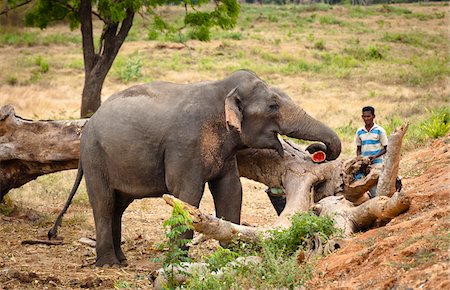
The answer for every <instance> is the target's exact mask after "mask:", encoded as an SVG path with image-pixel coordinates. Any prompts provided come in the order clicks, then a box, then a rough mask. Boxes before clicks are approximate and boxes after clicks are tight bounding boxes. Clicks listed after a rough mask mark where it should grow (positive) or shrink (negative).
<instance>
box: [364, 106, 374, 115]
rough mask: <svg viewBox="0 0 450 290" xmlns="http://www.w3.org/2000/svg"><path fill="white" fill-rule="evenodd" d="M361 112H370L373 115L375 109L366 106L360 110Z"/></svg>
mask: <svg viewBox="0 0 450 290" xmlns="http://www.w3.org/2000/svg"><path fill="white" fill-rule="evenodd" d="M362 112H363V113H364V112H371V113H372V115H375V108H374V107H372V106H366V107H364V108H362Z"/></svg>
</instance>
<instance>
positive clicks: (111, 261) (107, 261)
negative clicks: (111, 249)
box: [95, 257, 121, 268]
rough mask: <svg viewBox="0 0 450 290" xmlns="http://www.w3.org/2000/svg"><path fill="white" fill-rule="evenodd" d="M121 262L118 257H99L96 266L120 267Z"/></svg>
mask: <svg viewBox="0 0 450 290" xmlns="http://www.w3.org/2000/svg"><path fill="white" fill-rule="evenodd" d="M120 265H121V263H120V262H119V260H118V259H117V258H115V257H114V258H110V257H108V258H97V261H96V262H95V266H97V267H102V268H118V267H120Z"/></svg>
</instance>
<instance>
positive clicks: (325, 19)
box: [319, 15, 346, 26]
mask: <svg viewBox="0 0 450 290" xmlns="http://www.w3.org/2000/svg"><path fill="white" fill-rule="evenodd" d="M319 23H320V24H322V25H339V26H345V25H346V22H345V21H342V20H339V19H337V18H335V17H333V16H328V15H325V16H321V17H320V18H319Z"/></svg>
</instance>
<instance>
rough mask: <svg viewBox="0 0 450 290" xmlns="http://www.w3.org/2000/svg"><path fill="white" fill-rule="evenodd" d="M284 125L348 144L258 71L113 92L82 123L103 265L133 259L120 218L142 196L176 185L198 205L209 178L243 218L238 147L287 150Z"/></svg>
mask: <svg viewBox="0 0 450 290" xmlns="http://www.w3.org/2000/svg"><path fill="white" fill-rule="evenodd" d="M277 134H284V135H287V136H290V137H293V138H299V139H305V140H314V141H321V142H323V143H324V144H325V145H326V146H327V157H328V159H330V160H332V159H336V158H337V157H338V156H339V154H340V151H341V143H340V140H339V138H338V136H337V135H336V134H335V133H334V132H333V131H332V130H331V129H330V128H328V127H326V126H325V125H323V124H322V123H320V122H319V121H317V120H315V119H313V118H311V117H310V116H309V115H308V114H307V113H305V111H303V109H301V108H300V107H298V106H297V105H296V104H295V103H294V102H293V101H292V100H291V99H290V98H289V97H288V96H287V95H286V94H284V93H283V92H281V91H280V90H278V89H274V88H271V87H268V86H267V85H266V84H265V83H264V82H263V81H262V80H261V79H259V78H258V77H257V76H256V75H255V74H253V73H252V72H249V71H237V72H235V73H233V74H232V75H231V76H230V77H228V78H226V79H224V80H220V81H213V82H201V83H194V84H174V83H167V82H154V83H150V84H145V85H139V86H134V87H131V88H129V89H127V90H124V91H122V92H119V93H117V94H115V95H113V96H111V97H110V98H109V99H108V100H107V101H106V102H105V103H104V104H103V105H102V106H101V107H100V109H99V110H98V111H97V112H96V113H95V114H94V115H93V116H92V117H91V119H90V120H89V122H88V123H87V125H86V127H85V128H84V129H83V134H82V137H81V145H80V146H81V147H80V167H79V168H80V169H79V175H78V177H79V178H77V180H78V181H79V180H81V176H82V173H83V171H84V174H85V180H86V187H87V191H88V194H89V201H90V203H91V206H92V209H93V213H94V219H95V229H96V240H97V246H96V251H97V261H96V265H97V266H105V265H115V264H126V258H125V255H124V254H123V252H122V250H121V246H120V241H121V219H122V214H123V212H124V210H125V209H126V208H127V207H128V205H129V204H130V203H131V202H132V201H133V200H134V199H138V198H144V197H160V196H162V195H163V194H165V193H171V194H173V195H174V196H176V197H178V198H180V199H181V200H183V201H185V202H188V203H190V204H191V205H194V206H199V203H200V199H201V198H202V195H203V191H204V186H205V183H208V186H209V188H210V190H211V193H212V195H213V199H214V204H215V210H216V215H217V216H218V217H223V218H224V219H226V220H229V221H232V222H234V223H237V224H239V223H240V213H241V201H242V189H241V183H240V180H239V173H238V170H237V165H236V157H235V153H236V151H237V150H239V149H242V148H246V147H252V148H271V149H275V150H277V151H278V152H279V153H280V154H283V150H282V147H281V144H280V142H279V141H278V138H277ZM80 172H81V174H80ZM78 183H79V182H78ZM76 187H77V184H75V186H74V190H76ZM54 234H56V230H55V232H54ZM50 235H51V234H50V233H49V236H50ZM190 236H192V233H190Z"/></svg>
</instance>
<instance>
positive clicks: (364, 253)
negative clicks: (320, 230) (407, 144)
mask: <svg viewBox="0 0 450 290" xmlns="http://www.w3.org/2000/svg"><path fill="white" fill-rule="evenodd" d="M449 144H450V138H449V136H447V137H446V138H443V139H439V140H436V141H434V142H433V143H432V144H431V146H429V147H428V148H426V149H422V150H420V151H417V152H413V153H411V154H408V156H406V157H403V159H402V163H401V165H400V166H401V167H404V168H405V170H406V173H407V176H405V178H404V179H403V184H404V186H405V187H404V190H405V191H406V192H407V193H408V195H409V197H410V199H411V208H410V209H409V211H408V212H406V213H405V214H403V215H400V216H398V217H397V218H395V219H393V220H392V221H391V222H390V223H389V224H387V225H386V226H385V227H380V228H376V229H372V230H370V231H367V232H365V233H359V234H356V235H355V237H354V238H353V239H352V240H351V241H350V242H349V243H348V244H346V245H345V246H344V247H343V248H342V249H340V250H339V251H337V252H335V253H334V254H332V255H329V256H327V257H325V258H324V259H321V260H320V261H319V262H318V265H317V268H316V269H317V271H318V273H319V274H318V275H316V277H315V278H314V279H313V280H312V281H310V282H309V283H308V286H307V288H309V289H311V288H317V289H318V288H320V289H336V288H339V289H419V288H424V289H449V288H450V273H449V263H448V258H449V257H448V250H449V245H450V238H449V234H448V229H449V228H450V226H449V193H450V173H449V172H450V170H449V169H450V151H449Z"/></svg>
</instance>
